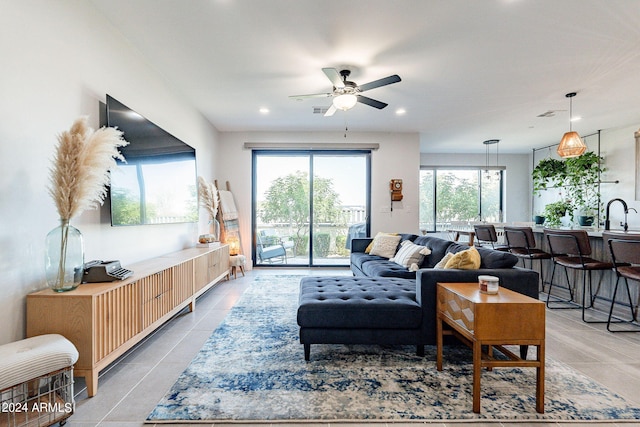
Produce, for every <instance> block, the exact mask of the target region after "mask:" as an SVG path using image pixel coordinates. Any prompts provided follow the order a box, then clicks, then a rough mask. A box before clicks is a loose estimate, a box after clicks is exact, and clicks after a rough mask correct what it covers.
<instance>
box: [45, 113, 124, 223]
mask: <svg viewBox="0 0 640 427" xmlns="http://www.w3.org/2000/svg"><path fill="white" fill-rule="evenodd" d="M87 120H88V119H87V117H80V118H78V119H76V121H75V122H74V123H73V125H72V126H71V129H69V130H68V131H65V132H62V133H61V134H60V135H59V136H58V146H57V147H56V153H55V157H54V159H53V166H52V167H51V169H50V170H49V176H50V180H51V182H50V186H49V194H51V197H52V198H53V200H54V202H55V204H56V207H57V208H58V214H59V215H60V219H62V220H67V221H68V220H70V219H71V218H73V217H75V216H77V215H79V214H81V213H82V212H83V211H84V210H86V209H95V208H97V207H98V206H99V205H101V204H102V202H104V198H105V196H106V195H107V188H106V186H107V185H109V170H110V169H112V168H113V167H115V166H116V161H115V159H119V160H124V157H123V156H122V154H120V152H119V151H118V147H123V146H125V145H127V144H128V142H127V141H125V140H124V139H123V138H122V132H121V131H119V130H117V129H115V128H109V127H103V128H101V129H98V130H97V131H94V130H93V129H91V128H90V127H89V125H88V124H87Z"/></svg>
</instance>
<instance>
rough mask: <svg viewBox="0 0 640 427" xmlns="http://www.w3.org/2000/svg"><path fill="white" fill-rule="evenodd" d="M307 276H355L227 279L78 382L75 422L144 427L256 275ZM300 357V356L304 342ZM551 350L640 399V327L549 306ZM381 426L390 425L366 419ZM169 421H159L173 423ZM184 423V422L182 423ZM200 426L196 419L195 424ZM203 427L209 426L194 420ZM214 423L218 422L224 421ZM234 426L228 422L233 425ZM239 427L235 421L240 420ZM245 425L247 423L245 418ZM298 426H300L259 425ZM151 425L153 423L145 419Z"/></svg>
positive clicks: (269, 271) (84, 426) (354, 426)
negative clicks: (95, 380)
mask: <svg viewBox="0 0 640 427" xmlns="http://www.w3.org/2000/svg"><path fill="white" fill-rule="evenodd" d="M276 274H308V275H350V274H351V273H350V271H349V270H348V269H325V268H319V269H280V268H263V269H255V270H252V271H247V272H246V276H245V277H242V276H238V278H237V279H235V280H233V279H232V280H230V281H223V282H221V283H220V284H219V285H217V286H216V287H215V288H213V289H211V290H210V291H209V292H207V293H206V294H205V295H203V296H201V297H200V298H199V299H198V301H197V303H196V310H195V312H193V313H189V312H183V313H181V314H180V315H178V316H177V317H176V318H174V319H173V320H171V321H170V322H168V323H166V324H165V325H164V326H163V327H161V328H160V329H159V330H158V331H157V332H156V333H154V334H153V335H152V336H150V337H149V338H148V339H147V340H146V341H145V342H143V343H142V344H140V345H139V346H137V347H136V348H134V349H132V350H131V351H129V352H128V353H127V354H125V355H124V356H123V357H122V358H120V359H119V360H118V361H116V362H115V363H114V364H112V365H111V366H110V367H109V368H107V369H106V370H105V371H103V372H102V373H101V375H100V381H99V387H98V393H97V395H96V396H94V397H93V398H87V394H86V390H85V389H84V387H83V383H82V380H81V379H77V380H78V381H77V383H76V393H77V397H76V412H75V414H74V415H73V416H72V417H71V418H70V419H69V421H68V423H67V425H68V426H72V427H76V426H78V427H88V426H100V427H116V426H117V427H139V426H142V425H144V424H143V421H144V419H145V418H146V417H147V415H148V414H149V413H150V412H151V410H152V409H153V408H154V407H155V405H156V403H157V402H158V401H159V400H160V398H161V397H162V396H163V395H164V393H165V392H166V390H167V389H168V388H169V387H170V386H171V385H172V384H173V383H174V382H175V380H176V378H177V377H178V376H179V375H180V373H182V371H183V370H184V369H185V368H186V367H187V365H188V364H189V362H190V361H191V359H192V358H193V356H194V355H195V354H196V353H197V352H198V350H200V348H201V347H202V345H203V344H204V342H205V341H206V340H207V338H208V337H209V336H210V335H211V333H212V332H213V330H214V329H215V328H216V327H217V325H218V324H219V323H220V322H221V321H222V319H224V317H225V316H226V314H227V313H228V312H229V310H230V309H231V308H232V307H233V305H234V304H235V303H236V301H237V300H238V298H239V297H240V296H241V295H242V293H243V292H244V290H245V289H246V288H247V286H249V284H250V283H251V281H252V280H253V278H254V277H255V276H256V275H276ZM300 351H301V357H302V348H301V349H300ZM546 353H547V355H548V356H549V357H552V358H554V359H556V360H560V361H562V362H564V363H566V364H568V365H570V366H573V367H574V368H575V369H577V370H579V371H581V372H583V373H584V374H586V375H589V376H590V377H592V378H594V379H595V380H597V381H599V382H600V383H601V384H604V385H605V386H607V387H608V388H609V389H611V390H613V391H616V392H617V393H619V394H620V395H622V396H624V397H625V398H627V399H629V400H631V401H634V402H636V403H638V404H639V405H640V333H616V334H613V333H610V332H607V331H606V328H605V325H601V324H585V323H583V322H582V321H581V320H580V310H547V342H546ZM366 424H367V423H347V424H342V425H340V424H339V423H305V424H304V425H305V426H314V427H315V426H318V427H338V426H339V427H359V426H361V425H366ZM368 424H369V425H377V426H384V425H386V424H387V423H368ZM388 424H389V426H391V425H393V426H394V427H408V426H417V425H425V424H428V425H429V426H433V427H453V426H463V425H473V426H475V427H483V426H492V427H496V426H504V427H507V426H517V427H524V426H539V427H542V426H556V427H559V426H563V427H569V426H571V427H580V426H587V425H588V426H590V427H593V426H608V427H616V426H619V427H622V426H627V427H628V426H631V425H639V426H640V422H639V423H554V422H551V423H526V422H525V423H504V422H502V423H460V422H457V423H443V422H437V423H393V424H391V423H388ZM168 425H171V424H158V426H168ZM181 425H183V426H184V425H185V424H181ZM193 425H196V424H193ZM197 425H198V426H203V425H209V424H197ZM224 425H225V424H224V423H216V424H215V427H220V426H224ZM231 425H232V424H226V426H231ZM235 425H236V426H237V425H238V424H235ZM240 425H244V426H248V425H249V424H240ZM259 425H261V426H274V427H276V426H278V427H279V426H286V427H294V426H296V424H293V423H286V424H280V425H278V424H267V423H264V424H259ZM147 426H150V424H148V425H147Z"/></svg>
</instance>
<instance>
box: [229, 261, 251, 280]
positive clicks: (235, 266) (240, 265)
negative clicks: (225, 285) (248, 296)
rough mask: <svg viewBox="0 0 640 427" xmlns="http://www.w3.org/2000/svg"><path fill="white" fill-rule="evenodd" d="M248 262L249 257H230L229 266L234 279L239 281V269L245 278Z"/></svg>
mask: <svg viewBox="0 0 640 427" xmlns="http://www.w3.org/2000/svg"><path fill="white" fill-rule="evenodd" d="M246 261H247V257H245V256H244V255H231V256H229V265H230V266H231V274H233V278H234V279H237V278H238V276H237V269H238V268H239V269H240V272H241V273H242V276H243V277H244V264H245V262H246Z"/></svg>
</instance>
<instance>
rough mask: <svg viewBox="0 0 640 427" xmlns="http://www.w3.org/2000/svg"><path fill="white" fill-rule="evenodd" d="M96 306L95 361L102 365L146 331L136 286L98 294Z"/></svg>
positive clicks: (120, 287)
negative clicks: (115, 352) (143, 326)
mask: <svg viewBox="0 0 640 427" xmlns="http://www.w3.org/2000/svg"><path fill="white" fill-rule="evenodd" d="M94 304H95V310H94V324H95V334H94V337H95V352H94V360H95V361H96V362H99V361H101V360H103V359H104V358H105V357H107V356H108V355H110V354H112V353H113V351H114V350H116V349H117V348H119V347H120V346H122V345H123V344H124V343H126V342H127V341H129V340H130V339H132V338H133V337H135V336H136V335H137V334H139V333H140V332H141V331H142V329H143V328H142V322H141V315H140V295H139V292H138V289H137V286H136V283H135V282H134V283H129V284H126V285H124V286H119V287H117V288H113V289H111V290H109V291H108V292H104V293H102V294H97V295H96V296H95V301H94Z"/></svg>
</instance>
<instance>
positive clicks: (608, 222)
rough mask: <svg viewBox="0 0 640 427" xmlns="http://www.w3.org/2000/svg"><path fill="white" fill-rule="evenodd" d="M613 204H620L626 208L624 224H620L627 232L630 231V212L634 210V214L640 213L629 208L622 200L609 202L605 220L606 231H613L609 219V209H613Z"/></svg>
mask: <svg viewBox="0 0 640 427" xmlns="http://www.w3.org/2000/svg"><path fill="white" fill-rule="evenodd" d="M613 202H620V203H622V207H623V208H624V224H620V225H622V226H623V227H624V231H627V230H628V229H629V224H627V215H628V214H629V210H633V211H634V212H636V213H637V212H638V211H637V210H635V209H634V208H631V209H629V207H628V206H627V202H625V201H624V200H622V199H617V198H616V199H611V200H609V202H608V203H607V211H606V213H605V220H604V229H605V230H611V220H610V219H609V208H610V207H611V203H613Z"/></svg>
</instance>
